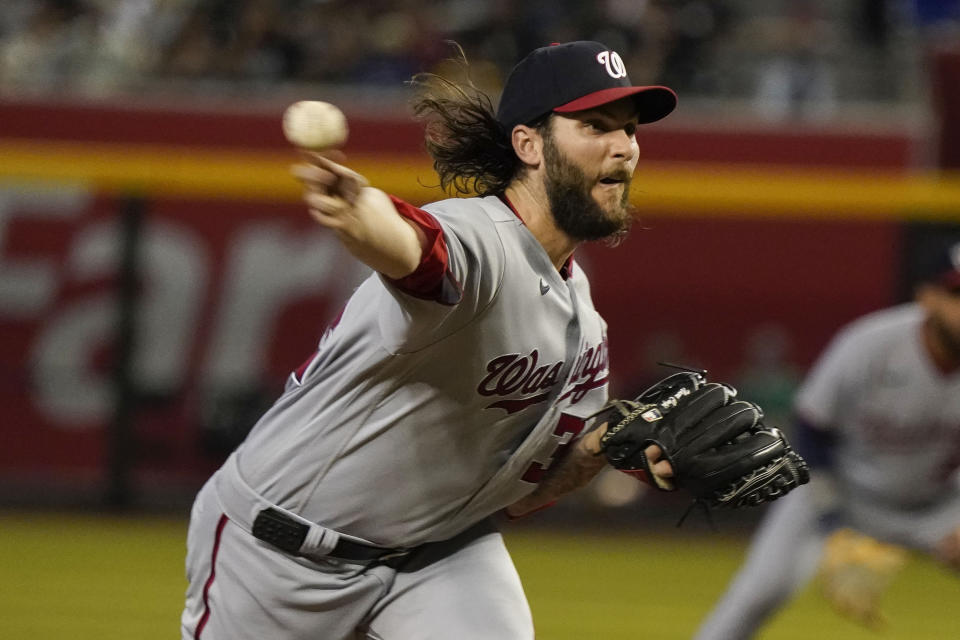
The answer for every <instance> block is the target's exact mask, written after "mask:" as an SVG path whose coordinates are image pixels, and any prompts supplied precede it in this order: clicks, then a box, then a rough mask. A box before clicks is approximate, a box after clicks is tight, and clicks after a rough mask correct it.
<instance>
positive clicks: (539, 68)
mask: <svg viewBox="0 0 960 640" xmlns="http://www.w3.org/2000/svg"><path fill="white" fill-rule="evenodd" d="M628 96H632V97H633V99H634V102H635V103H636V105H637V113H638V114H639V118H640V123H641V124H646V123H648V122H654V121H656V120H659V119H660V118H663V117H664V116H666V115H667V114H669V113H670V112H671V111H673V109H674V107H676V106H677V94H675V93H674V92H673V90H672V89H669V88H667V87H661V86H649V87H635V86H633V85H632V84H630V79H629V78H628V77H627V70H626V68H625V67H624V64H623V59H622V58H621V57H620V55H619V54H618V53H617V52H616V51H613V50H612V49H610V47H608V46H606V45H604V44H601V43H599V42H592V41H588V40H580V41H577V42H566V43H563V44H554V45H550V46H548V47H540V48H539V49H534V50H533V51H532V52H531V53H530V54H529V55H527V57H526V58H524V59H523V60H521V61H520V62H519V63H518V64H517V66H515V67H514V68H513V70H512V71H511V72H510V75H509V76H508V77H507V81H506V84H505V85H504V88H503V93H502V94H501V96H500V105H499V107H498V108H497V121H499V122H500V124H502V125H503V126H504V127H505V128H506V129H507V131H512V130H513V128H514V127H515V126H517V125H518V124H529V123H531V122H534V121H535V120H537V119H538V118H540V117H541V116H544V115H546V114H548V113H550V112H551V111H554V112H557V113H570V112H572V111H583V110H584V109H593V108H594V107H599V106H600V105H604V104H607V103H608V102H613V101H615V100H620V99H621V98H626V97H628Z"/></svg>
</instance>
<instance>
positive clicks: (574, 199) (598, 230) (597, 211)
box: [543, 128, 633, 242]
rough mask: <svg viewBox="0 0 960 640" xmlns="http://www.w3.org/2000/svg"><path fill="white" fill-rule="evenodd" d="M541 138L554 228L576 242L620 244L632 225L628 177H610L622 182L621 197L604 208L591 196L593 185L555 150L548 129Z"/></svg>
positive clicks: (619, 174)
mask: <svg viewBox="0 0 960 640" xmlns="http://www.w3.org/2000/svg"><path fill="white" fill-rule="evenodd" d="M543 138H544V145H543V156H544V162H545V163H546V179H545V181H544V187H545V188H546V192H547V200H548V202H549V203H550V211H551V212H552V213H553V219H554V220H555V221H556V223H557V226H558V227H560V229H561V230H563V232H564V233H566V234H567V235H568V236H570V237H571V238H573V239H575V240H579V241H584V240H600V239H603V238H607V239H610V240H611V241H613V242H619V241H620V240H623V238H625V237H626V235H627V232H628V231H629V230H630V225H631V224H632V222H633V216H632V215H631V214H632V208H631V207H630V178H631V175H630V173H629V172H628V171H626V170H623V171H620V172H618V173H616V174H615V175H614V176H613V177H615V178H616V179H618V180H621V181H622V184H623V195H622V196H621V197H620V199H619V201H617V202H615V203H614V204H613V205H612V206H610V207H609V208H604V207H603V206H602V205H601V204H600V203H599V202H597V201H596V199H595V198H594V197H593V195H592V194H591V191H592V190H593V187H594V184H591V182H590V181H589V180H588V179H587V176H586V174H585V173H584V172H583V170H582V169H581V168H580V167H578V166H577V165H575V164H574V163H573V162H572V161H570V160H569V159H568V158H567V156H565V155H564V154H563V152H562V151H560V149H558V148H557V145H556V143H555V142H554V139H553V135H552V134H551V132H550V130H549V128H547V130H546V131H545V134H544V136H543Z"/></svg>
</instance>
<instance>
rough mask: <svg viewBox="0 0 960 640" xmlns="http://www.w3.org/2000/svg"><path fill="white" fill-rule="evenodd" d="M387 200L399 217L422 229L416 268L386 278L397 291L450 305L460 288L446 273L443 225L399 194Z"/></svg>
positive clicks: (453, 302) (445, 244)
mask: <svg viewBox="0 0 960 640" xmlns="http://www.w3.org/2000/svg"><path fill="white" fill-rule="evenodd" d="M390 201H391V202H393V206H394V207H395V208H396V210H397V213H399V214H400V215H401V216H403V218H405V219H406V220H409V221H410V222H412V223H413V224H415V225H417V227H419V228H420V230H421V231H423V235H424V241H423V256H422V257H421V258H420V265H419V266H418V267H417V268H416V270H415V271H414V272H413V273H411V274H410V275H408V276H404V277H403V278H398V279H393V278H386V280H387V281H388V282H391V283H392V284H393V286H395V287H396V288H397V289H399V290H400V291H403V292H404V293H406V294H409V295H411V296H414V297H415V298H422V299H424V300H433V301H435V302H439V303H441V304H447V305H453V304H456V303H458V302H459V301H460V297H461V294H462V292H461V289H460V285H459V283H458V282H457V281H456V279H454V277H453V274H452V273H450V268H449V255H448V253H447V243H446V242H445V241H444V239H443V229H442V228H441V227H440V223H439V222H437V219H436V218H434V217H433V216H432V215H430V214H429V213H427V212H426V211H424V210H423V209H420V208H418V207H415V206H413V205H412V204H410V203H409V202H404V201H403V200H401V199H400V198H396V197H394V196H390Z"/></svg>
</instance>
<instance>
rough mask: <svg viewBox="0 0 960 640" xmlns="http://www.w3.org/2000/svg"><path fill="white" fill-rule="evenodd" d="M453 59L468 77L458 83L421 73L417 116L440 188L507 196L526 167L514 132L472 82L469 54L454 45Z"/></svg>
mask: <svg viewBox="0 0 960 640" xmlns="http://www.w3.org/2000/svg"><path fill="white" fill-rule="evenodd" d="M451 44H452V45H453V46H454V47H455V49H456V52H457V54H456V57H455V58H453V59H451V60H450V61H448V62H450V63H452V64H453V65H454V66H455V68H456V69H458V70H459V71H460V72H461V74H462V75H463V77H464V80H463V81H461V82H456V81H454V80H451V79H449V78H447V77H444V76H443V75H440V74H438V73H419V74H417V75H415V76H414V77H413V78H412V79H411V81H410V83H411V84H412V85H413V86H414V88H415V90H416V94H415V98H414V102H413V111H414V114H415V115H416V116H417V118H418V119H420V120H422V121H424V122H425V123H426V130H425V136H424V137H425V141H424V143H425V145H426V148H427V152H428V153H429V154H430V157H431V158H433V168H434V170H436V172H437V175H439V176H440V186H441V187H442V188H443V190H444V191H446V192H447V193H453V194H456V195H473V194H477V195H481V196H484V195H490V194H496V193H502V192H503V191H504V190H505V189H506V188H507V185H509V184H510V182H511V181H512V180H513V179H514V178H515V177H516V176H517V174H518V172H519V171H520V170H521V169H522V167H523V165H522V163H521V162H520V159H519V158H518V157H517V155H516V153H514V151H513V145H512V144H511V142H510V132H509V131H507V130H506V129H505V128H504V127H503V125H501V124H500V123H499V122H497V117H496V111H495V110H494V108H493V102H492V101H491V100H490V97H489V96H488V95H487V94H485V93H484V92H483V91H482V90H480V89H479V88H478V87H477V86H476V85H475V84H474V83H473V80H471V78H470V73H469V71H470V69H469V64H468V63H467V58H466V55H465V54H464V52H463V49H461V48H460V46H459V45H457V44H456V43H451Z"/></svg>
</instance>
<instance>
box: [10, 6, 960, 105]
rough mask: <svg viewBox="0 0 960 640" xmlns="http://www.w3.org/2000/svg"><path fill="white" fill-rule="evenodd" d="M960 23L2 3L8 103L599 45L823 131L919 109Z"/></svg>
mask: <svg viewBox="0 0 960 640" xmlns="http://www.w3.org/2000/svg"><path fill="white" fill-rule="evenodd" d="M958 25H960V0H765V1H764V2H755V1H752V0H597V1H594V2H590V1H587V0H523V1H521V0H3V2H2V3H0V95H6V96H10V95H23V94H28V95H45V94H56V95H61V94H63V93H64V92H68V93H79V94H86V95H104V94H111V93H118V92H120V93H122V92H124V91H126V92H131V91H138V90H142V89H144V88H145V87H148V86H156V85H157V83H177V84H178V86H182V87H187V88H188V90H189V87H203V86H207V87H210V86H215V87H216V90H217V91H221V92H222V91H224V90H226V91H231V90H232V91H238V92H239V91H250V90H251V89H253V90H257V89H262V88H263V87H264V85H277V84H279V83H303V82H306V83H321V84H329V85H344V84H345V85H352V86H396V85H398V84H402V82H403V81H404V80H406V79H408V78H409V77H410V76H411V75H412V74H413V73H415V72H417V71H423V70H431V69H434V68H436V66H437V65H438V64H440V63H441V62H442V61H443V60H444V59H446V58H448V57H449V56H450V55H451V47H450V45H449V44H447V41H451V40H452V41H455V42H457V43H459V44H460V45H461V46H462V47H463V49H464V50H465V52H466V54H467V57H468V59H469V60H470V61H471V63H472V65H473V66H474V69H475V71H474V74H475V75H474V79H475V80H476V81H477V82H478V84H480V85H481V86H484V85H489V86H490V88H491V89H493V90H495V89H496V88H498V87H499V83H500V82H501V80H502V78H503V77H504V75H505V73H506V72H507V71H509V68H510V66H511V65H512V64H513V63H514V62H515V61H516V60H517V59H518V57H519V56H520V55H521V54H522V53H523V52H526V51H527V50H529V49H532V48H534V47H537V46H541V45H544V44H548V43H550V42H555V41H565V40H573V39H596V40H600V41H603V42H605V43H607V44H609V45H610V46H611V47H612V48H615V49H617V50H618V51H620V53H621V55H623V57H624V59H625V61H626V63H627V68H628V70H629V72H630V75H631V79H632V80H633V81H634V82H638V83H661V84H667V85H670V86H672V87H674V88H676V89H677V90H678V91H680V92H682V93H683V94H684V95H686V96H697V97H703V98H717V99H730V98H734V99H749V100H752V101H753V102H754V104H755V105H756V107H757V113H758V114H759V115H760V116H763V117H766V118H770V119H778V118H784V117H791V116H803V117H808V118H817V117H825V116H828V115H829V112H830V111H831V109H832V108H833V107H834V106H835V105H836V104H837V103H838V102H841V101H893V102H896V101H903V100H910V99H912V98H913V97H914V96H915V95H916V92H917V89H918V87H917V80H916V77H917V75H918V73H917V65H918V64H922V58H923V51H922V47H923V46H928V45H930V44H931V43H936V42H948V43H949V42H956V41H958V40H960V28H958Z"/></svg>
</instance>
